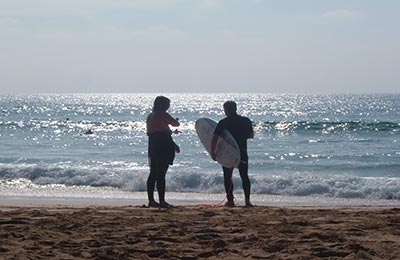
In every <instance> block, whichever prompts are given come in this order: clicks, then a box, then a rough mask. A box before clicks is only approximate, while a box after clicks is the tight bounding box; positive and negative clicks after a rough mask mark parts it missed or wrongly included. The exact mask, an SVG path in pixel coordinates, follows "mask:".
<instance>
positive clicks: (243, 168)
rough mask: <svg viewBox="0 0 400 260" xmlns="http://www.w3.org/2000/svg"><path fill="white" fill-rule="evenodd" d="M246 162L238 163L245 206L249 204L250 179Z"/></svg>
mask: <svg viewBox="0 0 400 260" xmlns="http://www.w3.org/2000/svg"><path fill="white" fill-rule="evenodd" d="M248 169H249V166H248V163H247V162H241V163H240V164H239V173H240V178H241V179H242V187H243V191H244V198H245V201H246V206H251V203H250V188H251V184H250V179H249V174H248Z"/></svg>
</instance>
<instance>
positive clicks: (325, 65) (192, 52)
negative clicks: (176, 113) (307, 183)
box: [0, 0, 400, 94]
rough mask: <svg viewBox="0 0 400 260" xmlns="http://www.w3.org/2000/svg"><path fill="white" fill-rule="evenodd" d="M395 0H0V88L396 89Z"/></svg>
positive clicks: (399, 76)
mask: <svg viewBox="0 0 400 260" xmlns="http://www.w3.org/2000/svg"><path fill="white" fill-rule="evenodd" d="M399 13H400V1H399V0H382V1H379V0H357V1H356V0H343V1H342V0H330V1H323V0H0V94H13V93H17V94H22V93H24V94H25V93H65V92H68V93H75V92H86V93H87V92H268V93H270V92H272V93H288V92H289V93H293V92H299V93H376V92H378V93H387V92H389V93H400V15H399Z"/></svg>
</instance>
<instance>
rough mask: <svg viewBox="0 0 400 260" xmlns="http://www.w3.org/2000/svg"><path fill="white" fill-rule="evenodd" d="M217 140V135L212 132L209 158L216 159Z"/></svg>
mask: <svg viewBox="0 0 400 260" xmlns="http://www.w3.org/2000/svg"><path fill="white" fill-rule="evenodd" d="M217 142H218V135H216V134H214V135H213V138H212V140H211V158H212V159H213V160H214V161H216V160H217V154H216V151H215V148H216V147H217Z"/></svg>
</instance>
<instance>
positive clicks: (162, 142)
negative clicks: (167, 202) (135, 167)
mask: <svg viewBox="0 0 400 260" xmlns="http://www.w3.org/2000/svg"><path fill="white" fill-rule="evenodd" d="M148 155H149V160H150V175H149V178H148V179H147V191H148V196H149V201H154V195H153V193H154V188H155V186H156V183H157V191H158V196H159V198H160V200H164V195H165V175H166V173H167V170H168V166H169V165H172V163H173V162H174V158H175V143H174V141H173V140H172V137H171V132H159V133H152V134H149V149H148ZM160 202H162V201H160Z"/></svg>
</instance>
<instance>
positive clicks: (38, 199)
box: [0, 191, 400, 208]
mask: <svg viewBox="0 0 400 260" xmlns="http://www.w3.org/2000/svg"><path fill="white" fill-rule="evenodd" d="M166 198H167V201H168V202H169V203H170V204H172V205H178V206H196V205H199V204H205V205H212V204H218V203H220V202H221V201H223V200H224V199H225V195H224V194H200V193H185V192H182V193H179V192H167V194H166ZM236 199H237V201H236V202H235V204H236V205H237V206H244V198H243V194H241V193H239V192H238V193H237V194H236ZM252 203H253V204H254V205H257V206H267V207H321V208H324V207H338V208H340V207H378V208H379V207H400V200H384V199H361V198H360V199H359V198H356V199H350V198H332V197H321V196H304V197H302V196H282V195H265V194H253V195H252ZM142 205H147V193H146V192H121V191H119V193H116V194H113V193H112V192H111V193H107V194H93V193H77V194H69V195H68V196H67V194H66V193H58V194H57V193H54V194H51V195H46V196H44V195H43V194H39V195H38V194H31V193H19V194H4V193H3V194H2V193H0V207H4V206H5V207H7V206H11V207H12V206H16V207H72V208H82V207H91V206H93V207H102V206H104V207H119V206H142Z"/></svg>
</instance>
